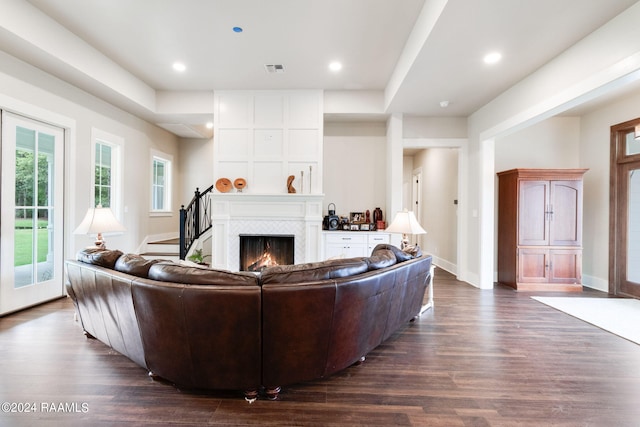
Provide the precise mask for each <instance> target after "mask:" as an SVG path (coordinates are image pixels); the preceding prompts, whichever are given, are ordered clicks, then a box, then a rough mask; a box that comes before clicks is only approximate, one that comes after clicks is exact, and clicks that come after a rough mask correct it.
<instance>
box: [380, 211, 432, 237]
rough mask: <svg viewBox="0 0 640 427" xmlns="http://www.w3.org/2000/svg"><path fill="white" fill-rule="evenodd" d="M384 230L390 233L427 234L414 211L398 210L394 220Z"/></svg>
mask: <svg viewBox="0 0 640 427" xmlns="http://www.w3.org/2000/svg"><path fill="white" fill-rule="evenodd" d="M384 231H386V232H389V233H402V234H426V233H427V232H426V231H425V229H424V228H422V227H421V226H420V224H419V223H418V220H417V219H416V216H415V215H414V213H413V211H407V210H406V209H405V210H403V211H402V212H398V213H397V214H396V216H395V218H393V222H392V223H391V225H389V226H388V227H387V228H386V229H385V230H384Z"/></svg>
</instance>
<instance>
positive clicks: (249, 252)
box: [239, 234, 295, 272]
mask: <svg viewBox="0 0 640 427" xmlns="http://www.w3.org/2000/svg"><path fill="white" fill-rule="evenodd" d="M239 237H240V266H239V267H240V271H253V272H261V271H262V270H264V269H265V268H267V267H271V266H274V265H287V264H293V262H294V247H295V245H294V236H291V235H273V234H271V235H255V234H249V235H247V234H240V236H239Z"/></svg>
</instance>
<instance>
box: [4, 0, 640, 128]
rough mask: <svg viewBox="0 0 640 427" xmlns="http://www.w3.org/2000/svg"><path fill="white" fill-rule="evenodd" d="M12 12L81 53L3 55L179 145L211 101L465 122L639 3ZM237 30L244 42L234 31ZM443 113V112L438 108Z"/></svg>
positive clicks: (284, 0)
mask: <svg viewBox="0 0 640 427" xmlns="http://www.w3.org/2000/svg"><path fill="white" fill-rule="evenodd" d="M27 2H28V3H27ZM14 3H23V6H25V7H26V8H28V9H29V10H31V11H32V13H33V14H34V16H35V14H38V11H37V10H35V9H34V8H37V9H39V10H40V11H41V12H42V13H44V14H45V15H47V16H48V17H49V18H51V19H52V20H54V21H56V22H57V23H59V24H60V25H61V26H62V27H64V28H66V30H68V31H70V32H71V33H73V34H68V36H69V37H74V38H79V39H81V40H79V43H82V45H78V46H81V47H83V49H84V48H86V50H83V51H82V52H83V53H85V52H86V53H87V54H85V55H83V56H82V57H81V55H78V58H75V59H74V58H66V57H65V58H61V57H60V56H56V55H54V54H53V53H52V52H51V49H52V48H53V49H55V44H56V43H57V42H59V43H67V45H68V39H69V37H56V36H55V35H53V34H52V35H51V37H49V40H47V42H46V43H47V47H46V49H45V48H44V46H38V45H37V43H36V42H34V41H29V40H27V39H26V37H24V36H21V35H20V36H19V35H16V31H15V30H14V31H13V32H12V31H11V30H7V29H6V28H4V29H2V30H3V31H0V49H2V50H4V51H6V52H8V53H9V54H11V55H13V56H16V57H18V58H19V59H22V60H25V61H27V62H29V63H31V64H33V65H35V66H37V67H39V68H42V69H44V70H45V71H47V72H49V73H51V74H53V75H55V76H57V77H59V78H61V79H63V80H66V81H68V82H69V83H71V84H74V85H75V86H78V87H80V88H81V89H83V90H85V91H87V92H89V93H92V94H94V95H96V96H98V97H100V98H102V99H105V100H107V101H108V102H111V103H113V104H115V105H116V106H118V107H120V108H123V109H125V110H127V111H130V112H132V113H133V114H136V115H138V116H140V117H142V118H144V119H146V120H149V121H151V122H154V123H160V124H163V125H164V127H165V128H167V129H169V128H170V127H173V129H169V130H170V131H172V132H174V133H176V134H178V135H182V136H197V135H199V134H200V135H202V132H201V127H202V125H203V124H204V122H205V121H207V120H211V119H212V118H213V105H210V106H209V107H204V108H203V107H201V106H197V107H196V106H195V105H194V106H190V105H189V101H188V100H193V99H197V95H198V94H204V95H206V94H212V93H213V91H214V90H222V89H230V90H239V89H323V90H327V91H363V90H366V91H379V92H380V93H384V98H382V99H384V103H383V105H382V106H381V107H380V109H379V110H380V111H379V112H380V113H381V114H373V115H369V116H367V115H366V114H360V115H358V114H356V115H355V116H354V117H357V118H359V119H362V118H366V117H374V118H375V117H384V116H385V115H386V114H389V113H393V112H402V113H404V114H408V115H424V116H432V117H433V116H452V117H466V116H469V115H470V114H471V113H473V112H474V111H476V110H478V109H479V108H480V107H481V106H483V105H485V104H486V103H488V102H489V101H491V100H492V99H494V98H495V97H496V96H497V95H499V94H500V93H502V92H503V91H505V90H506V89H508V88H509V87H510V86H512V85H513V84H515V83H516V82H518V81H519V80H521V79H523V78H524V77H526V76H527V75H529V74H531V73H532V72H534V71H535V70H536V69H538V68H539V67H541V66H542V65H544V64H545V63H547V62H548V61H550V60H551V59H552V58H554V57H555V56H556V55H558V54H559V53H561V52H562V51H564V50H565V49H567V48H568V47H570V46H571V45H573V44H575V43H576V42H577V41H579V40H580V39H582V38H583V37H585V36H586V35H588V34H589V33H591V32H592V31H594V30H595V29H596V28H598V27H600V26H601V25H603V24H604V23H606V22H607V21H609V20H610V19H611V18H613V17H614V16H616V15H617V14H619V13H620V12H622V11H624V10H625V9H626V8H627V7H629V6H631V5H632V4H634V3H636V0H606V1H604V0H561V1H559V0H518V1H515V0H448V1H447V0H426V1H425V0H401V1H398V0H269V1H266V0H181V1H175V0H135V1H131V0H110V1H104V0H16V1H15V2H14ZM38 15H39V14H38ZM42 19H45V20H46V19H47V18H46V17H45V16H43V17H42ZM235 26H238V27H241V28H242V29H243V31H242V32H240V33H237V32H234V31H233V27H235ZM64 28H60V30H61V31H66V30H64ZM34 31H35V29H34ZM58 39H59V41H58ZM42 44H43V45H44V44H45V43H44V42H42ZM67 49H69V47H67ZM47 50H48V51H49V52H47ZM493 50H498V51H500V52H501V53H502V55H503V59H502V61H501V62H499V63H498V64H494V65H492V66H487V65H486V64H484V63H483V61H482V58H483V56H484V55H485V54H486V53H488V52H490V51H493ZM89 53H90V54H91V55H89V56H88V54H89ZM93 55H99V56H96V58H97V59H100V58H101V57H102V59H106V60H108V61H110V62H112V63H113V64H112V65H113V67H115V68H114V69H116V70H117V71H118V73H120V72H121V73H122V74H123V75H127V76H129V77H131V81H132V83H131V84H130V85H129V87H131V88H132V90H131V92H130V93H128V92H127V91H123V90H121V89H120V88H117V87H114V86H112V85H110V84H109V82H108V80H107V79H108V78H107V77H104V76H101V75H100V73H99V72H98V71H91V70H90V67H89V66H88V65H87V64H83V65H81V64H74V63H73V61H74V60H75V61H82V60H84V61H85V62H90V61H91V60H92V59H91V58H92V56H93ZM102 59H101V60H102ZM334 60H339V61H341V62H342V64H343V68H342V70H341V71H340V72H337V73H334V72H331V71H329V70H328V64H329V62H330V61H334ZM175 61H182V62H183V63H184V64H185V65H186V67H187V69H186V71H184V72H182V73H177V72H175V71H174V70H173V69H172V64H173V63H174V62H175ZM266 64H281V65H283V67H284V72H282V73H267V72H266V70H265V65H266ZM137 90H139V91H140V93H149V92H152V93H154V94H162V96H169V97H170V98H169V99H175V100H176V102H174V105H175V108H174V107H172V108H166V111H160V110H161V109H160V108H154V107H150V106H149V105H143V104H144V102H140V101H139V100H138V99H137V98H136V95H133V93H134V92H136V91H137ZM187 95H188V96H187ZM157 96H160V95H157ZM171 96H173V97H174V98H171ZM194 97H195V98H194ZM202 99H208V98H207V97H206V96H204V98H202ZM442 101H448V106H447V107H446V108H443V107H441V105H440V104H441V102H442ZM205 104H206V102H205ZM207 108H210V111H207ZM190 131H191V133H190ZM203 136H204V135H203Z"/></svg>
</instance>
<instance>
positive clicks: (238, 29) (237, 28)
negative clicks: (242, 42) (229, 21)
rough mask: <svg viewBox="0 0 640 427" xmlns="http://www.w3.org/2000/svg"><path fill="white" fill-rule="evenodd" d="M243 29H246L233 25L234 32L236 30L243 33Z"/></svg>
mask: <svg viewBox="0 0 640 427" xmlns="http://www.w3.org/2000/svg"><path fill="white" fill-rule="evenodd" d="M242 31H244V30H243V29H242V27H233V32H234V33H241V32H242Z"/></svg>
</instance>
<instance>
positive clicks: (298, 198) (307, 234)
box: [211, 193, 324, 271]
mask: <svg viewBox="0 0 640 427" xmlns="http://www.w3.org/2000/svg"><path fill="white" fill-rule="evenodd" d="M323 199H324V196H323V195H321V194H250V193H216V194H214V195H213V196H212V220H213V233H212V237H211V241H212V243H211V244H212V248H211V253H212V265H211V266H212V267H213V268H222V269H225V270H231V271H239V270H240V235H280V236H284V235H286V236H292V237H293V238H294V245H293V246H294V251H293V255H294V260H293V261H294V263H295V264H300V263H305V262H313V261H319V260H320V254H321V245H322V206H323V205H322V203H323Z"/></svg>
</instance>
